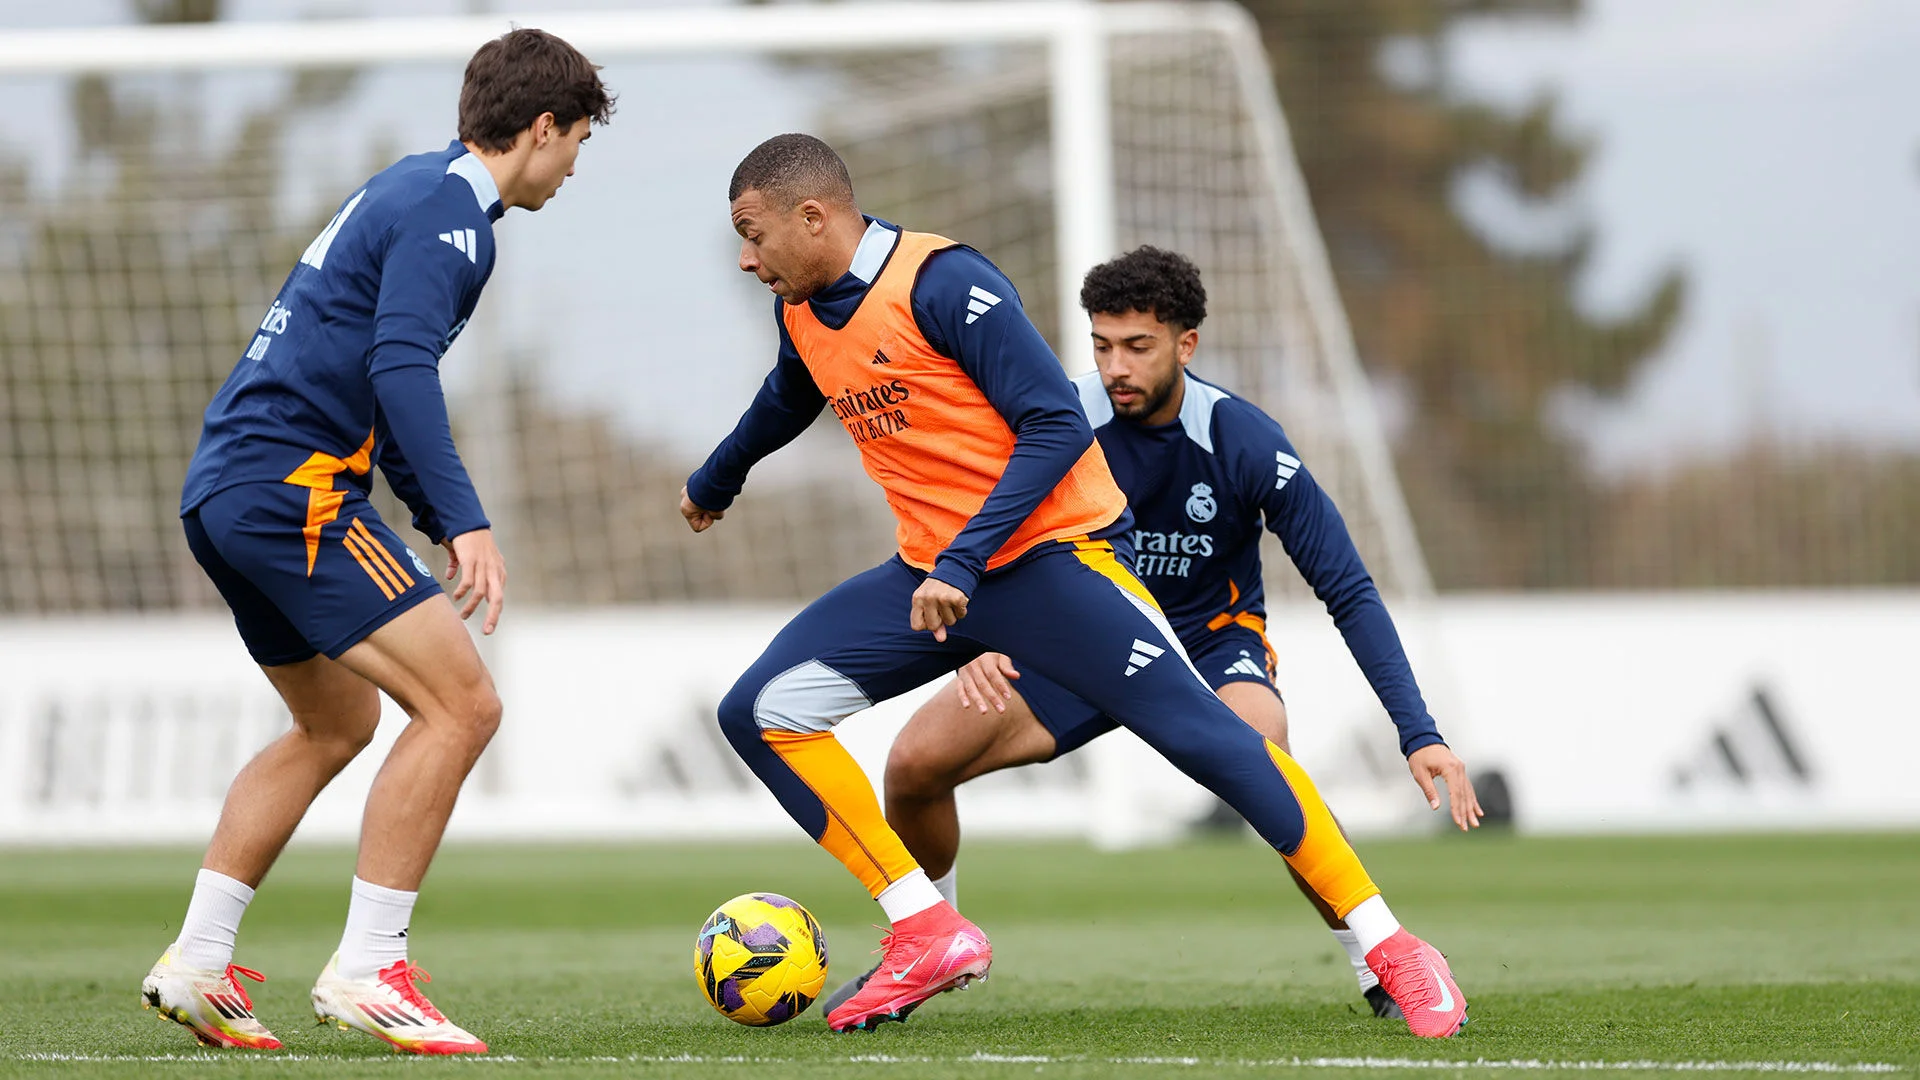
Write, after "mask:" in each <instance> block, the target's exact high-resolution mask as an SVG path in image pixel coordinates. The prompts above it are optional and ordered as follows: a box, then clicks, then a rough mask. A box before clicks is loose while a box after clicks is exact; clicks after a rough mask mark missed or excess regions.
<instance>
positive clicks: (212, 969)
mask: <svg viewBox="0 0 1920 1080" xmlns="http://www.w3.org/2000/svg"><path fill="white" fill-rule="evenodd" d="M261 670H262V671H264V672H265V673H266V675H267V679H268V680H269V681H270V682H272V683H273V687H274V689H275V690H277V691H279V692H280V698H281V700H282V701H284V702H286V705H287V710H288V712H290V713H291V714H292V715H293V727H292V729H291V730H289V731H288V732H287V733H286V734H284V735H282V736H280V737H279V738H278V739H275V740H274V741H273V742H272V743H269V744H268V745H267V748H266V749H264V750H262V751H260V753H258V754H256V755H254V758H253V760H252V761H249V762H248V763H247V764H246V767H244V768H242V769H241V770H240V774H239V775H238V776H236V777H234V780H233V784H232V786H230V787H229V788H228V789H227V799H226V803H225V805H224V806H222V808H221V811H220V823H219V825H218V826H217V827H216V828H215V829H214V833H213V839H212V841H211V842H209V843H208V845H207V855H206V858H205V860H204V861H203V862H202V864H201V865H202V870H201V874H200V878H199V880H198V881H197V882H196V884H195V888H194V901H193V903H192V904H190V905H189V907H188V911H187V917H186V919H185V920H184V921H183V923H182V925H181V928H180V940H179V941H177V942H175V944H174V945H173V947H171V948H169V949H168V950H167V952H166V954H165V955H163V956H162V957H161V958H160V962H159V963H157V964H155V965H154V967H153V970H152V971H150V972H148V974H147V978H146V980H145V981H144V983H143V984H142V986H141V997H142V999H143V1000H144V1001H145V1003H146V1006H147V1007H148V1008H153V1009H158V1010H160V1013H161V1015H162V1016H165V1017H166V1018H167V1019H170V1020H173V1021H175V1022H176V1023H179V1024H181V1025H183V1026H185V1027H186V1028H187V1029H188V1030H189V1031H191V1032H193V1035H194V1038H196V1039H198V1040H199V1041H200V1042H201V1043H202V1044H204V1045H209V1046H231V1047H244V1048H247V1049H263V1050H264V1049H277V1048H278V1047H279V1046H280V1041H279V1040H278V1039H276V1038H274V1036H273V1033H272V1032H270V1031H268V1030H267V1029H266V1027H265V1026H264V1025H262V1024H261V1023H260V1022H259V1021H258V1020H257V1019H255V1018H254V1016H253V1002H252V1000H251V998H249V997H248V995H247V992H246V990H245V989H244V988H243V987H242V986H241V984H240V982H239V976H242V975H244V976H246V977H248V978H251V979H254V980H256V981H264V980H261V979H260V976H259V973H258V972H254V971H250V970H248V969H246V968H241V967H236V966H234V964H233V944H234V936H235V934H237V933H238V931H239V928H240V916H241V915H242V914H243V913H244V912H245V910H246V905H247V903H248V902H249V901H250V900H252V898H253V890H254V889H255V888H258V887H259V885H260V882H261V880H262V879H264V878H265V877H266V876H267V871H268V870H269V869H270V868H271V867H272V866H273V863H274V860H275V859H277V858H279V856H280V851H281V849H282V848H284V847H286V844H287V840H288V839H289V838H290V837H292V835H293V830H294V829H295V828H296V827H298V826H299V824H300V819H301V818H302V817H304V816H305V815H306V812H307V808H308V807H309V806H311V805H312V804H313V800H314V798H315V797H316V796H318V795H319V794H320V792H321V790H322V789H324V788H325V787H326V786H327V785H328V784H329V783H331V782H332V780H333V778H334V777H335V776H338V775H339V774H340V770H341V769H344V768H346V766H347V763H348V762H350V761H352V760H353V759H354V757H355V756H356V755H358V754H359V753H360V751H361V750H364V749H365V748H366V746H367V743H368V742H370V741H371V740H372V739H373V732H374V729H375V728H376V727H378V726H379V723H380V695H379V692H378V691H376V690H375V689H374V687H373V684H372V683H369V682H367V681H366V680H365V679H362V678H361V677H360V676H358V675H355V674H354V673H353V672H351V671H349V670H347V669H346V668H344V667H342V666H340V665H339V664H336V663H334V662H333V661H331V660H329V659H327V658H326V657H324V656H316V657H314V658H312V659H310V660H304V661H301V662H299V663H294V664H280V665H276V666H273V667H262V668H261Z"/></svg>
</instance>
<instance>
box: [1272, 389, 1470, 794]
mask: <svg viewBox="0 0 1920 1080" xmlns="http://www.w3.org/2000/svg"><path fill="white" fill-rule="evenodd" d="M1234 420H1235V421H1236V422H1241V423H1249V424H1252V425H1254V426H1255V427H1256V429H1257V431H1258V434H1259V437H1258V438H1255V439H1251V440H1249V442H1248V445H1250V446H1254V447H1257V452H1253V453H1249V454H1247V455H1246V456H1244V457H1243V458H1242V459H1241V460H1240V462H1239V467H1240V469H1241V471H1242V474H1243V475H1242V476H1241V478H1240V482H1241V483H1243V484H1245V485H1246V488H1245V489H1244V490H1248V491H1253V492H1257V493H1258V496H1257V501H1258V503H1259V505H1260V509H1261V513H1262V514H1263V515H1264V516H1265V518H1266V522H1267V527H1268V528H1270V529H1272V530H1273V533H1274V535H1276V536H1278V537H1279V538H1280V543H1281V546H1282V547H1284V548H1286V551H1287V556H1288V557H1289V558H1291V559H1292V560H1293V564H1294V566H1296V567H1298V568H1299V570H1300V576H1301V577H1303V578H1305V579H1306V581H1307V584H1308V585H1310V586H1311V587H1312V588H1313V593H1314V595H1315V596H1317V597H1319V598H1320V601H1321V603H1323V604H1325V605H1326V607H1327V613H1328V614H1329V615H1331V616H1332V617H1333V621H1334V625H1335V626H1337V627H1339V629H1340V636H1341V637H1342V638H1343V639H1345V641H1346V643H1347V651H1348V652H1350V653H1352V654H1353V658H1354V661H1355V662H1356V663H1358V664H1359V665H1360V669H1361V671H1362V672H1363V673H1364V674H1365V675H1366V677H1367V682H1368V684H1369V685H1371V686H1372V687H1373V692H1374V694H1375V695H1376V696H1377V697H1378V698H1379V699H1380V704H1381V705H1382V706H1384V707H1385V708H1386V710H1387V715H1388V716H1390V717H1392V719H1393V723H1394V727H1396V728H1397V729H1399V733H1400V752H1401V753H1403V754H1405V755H1406V756H1407V769H1408V770H1409V771H1410V772H1412V774H1413V779H1414V782H1415V783H1417V784H1419V785H1420V790H1421V791H1422V792H1423V793H1424V794H1425V795H1426V797H1427V805H1428V806H1429V807H1431V808H1432V809H1435V810H1438V809H1440V797H1439V793H1438V792H1437V791H1436V789H1435V787H1434V781H1435V780H1436V779H1438V780H1440V781H1442V782H1444V783H1445V784H1446V785H1447V801H1448V803H1449V811H1450V813H1451V815H1452V817H1453V821H1454V824H1456V825H1458V826H1459V827H1460V828H1461V829H1463V830H1464V829H1470V828H1472V827H1474V826H1476V825H1478V824H1479V823H1480V818H1481V817H1482V815H1483V812H1482V811H1481V809H1480V801H1479V798H1478V797H1477V796H1476V795H1475V794H1474V791H1473V781H1472V780H1471V779H1469V778H1468V776H1467V766H1466V764H1465V763H1464V762H1462V761H1461V760H1460V758H1459V757H1458V756H1457V755H1456V754H1454V752H1453V751H1452V750H1451V749H1450V748H1449V747H1448V746H1447V744H1446V742H1445V741H1444V740H1443V739H1442V738H1441V736H1440V730H1439V727H1438V726H1437V725H1436V724H1435V723H1434V720H1433V717H1432V716H1431V715H1429V714H1428V712H1427V704H1426V701H1425V699H1424V698H1423V697H1422V696H1421V693H1420V685H1419V683H1418V682H1417V681H1415V679H1414V677H1413V666H1412V665H1411V664H1410V663H1408V662H1407V653H1406V649H1405V648H1404V647H1403V646H1402V645H1401V643H1400V634H1399V631H1398V630H1396V629H1395V628H1394V625H1393V618H1392V616H1390V615H1388V614H1387V607H1386V604H1385V603H1383V602H1382V601H1381V599H1380V590H1379V588H1378V587H1377V586H1375V585H1374V582H1373V575H1371V574H1369V573H1368V572H1367V568H1366V564H1365V563H1363V562H1362V561H1361V559H1360V552H1359V551H1358V550H1357V549H1356V548H1355V547H1354V544H1353V536H1352V534H1351V533H1349V532H1348V531H1347V525H1346V522H1345V521H1343V520H1342V519H1341V517H1340V511H1339V510H1338V509H1337V508H1336V507H1335V506H1334V505H1333V500H1332V499H1331V498H1329V497H1328V495H1327V493H1326V492H1325V491H1324V490H1323V489H1321V487H1320V486H1319V484H1318V483H1316V482H1315V481H1314V479H1313V476H1312V474H1311V473H1309V472H1308V471H1307V467H1306V466H1305V465H1304V464H1303V463H1302V462H1301V461H1300V459H1299V458H1298V457H1297V456H1295V454H1294V449H1293V446H1292V444H1291V443H1289V442H1288V441H1287V437H1286V433H1285V432H1283V431H1281V430H1280V425H1278V424H1276V423H1274V422H1273V420H1272V418H1270V417H1268V416H1266V415H1265V414H1262V413H1256V412H1254V411H1253V410H1251V407H1247V408H1246V409H1243V410H1237V411H1236V413H1235V415H1234Z"/></svg>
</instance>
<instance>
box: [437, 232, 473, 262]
mask: <svg viewBox="0 0 1920 1080" xmlns="http://www.w3.org/2000/svg"><path fill="white" fill-rule="evenodd" d="M440 242H441V243H443V244H452V245H453V249H454V250H455V251H458V252H460V253H461V254H463V255H465V256H466V257H467V261H468V262H470V263H473V264H475V265H478V264H479V262H480V255H479V251H480V244H479V240H478V238H477V237H475V236H474V235H473V230H472V229H455V230H453V231H452V232H443V233H441V234H440Z"/></svg>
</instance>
